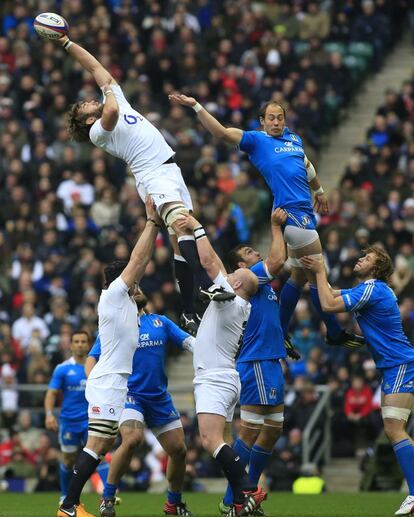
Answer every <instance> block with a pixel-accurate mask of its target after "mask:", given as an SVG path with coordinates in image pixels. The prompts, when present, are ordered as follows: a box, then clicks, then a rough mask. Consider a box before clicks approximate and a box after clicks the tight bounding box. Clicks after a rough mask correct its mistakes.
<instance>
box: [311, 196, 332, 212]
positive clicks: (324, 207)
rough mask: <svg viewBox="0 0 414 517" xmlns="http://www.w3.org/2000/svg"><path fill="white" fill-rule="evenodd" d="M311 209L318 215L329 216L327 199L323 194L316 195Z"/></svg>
mask: <svg viewBox="0 0 414 517" xmlns="http://www.w3.org/2000/svg"><path fill="white" fill-rule="evenodd" d="M313 209H314V210H315V212H316V213H318V214H322V215H325V214H329V205H328V199H327V198H326V196H325V194H316V195H315V200H314V202H313Z"/></svg>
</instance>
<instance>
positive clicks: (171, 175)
mask: <svg viewBox="0 0 414 517" xmlns="http://www.w3.org/2000/svg"><path fill="white" fill-rule="evenodd" d="M136 184H137V190H138V194H139V195H140V197H141V199H142V200H143V201H144V200H145V196H147V195H148V194H149V195H150V196H151V197H152V198H153V200H154V202H155V205H156V206H157V210H158V212H159V211H160V208H161V207H162V205H164V204H165V203H171V202H172V201H182V202H183V203H184V205H185V207H186V208H188V209H189V210H192V209H193V203H192V201H191V196H190V192H189V191H188V188H187V185H186V184H185V183H184V179H183V176H182V174H181V170H180V168H179V167H178V165H177V164H176V163H167V164H164V165H160V166H159V167H158V168H157V169H154V170H153V171H151V172H149V173H148V174H146V175H145V176H144V177H143V178H139V179H138V178H136Z"/></svg>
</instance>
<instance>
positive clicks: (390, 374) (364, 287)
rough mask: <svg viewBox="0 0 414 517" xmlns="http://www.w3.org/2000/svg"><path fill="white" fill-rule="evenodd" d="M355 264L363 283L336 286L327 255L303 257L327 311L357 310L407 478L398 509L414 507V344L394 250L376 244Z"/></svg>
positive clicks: (387, 431)
mask: <svg viewBox="0 0 414 517" xmlns="http://www.w3.org/2000/svg"><path fill="white" fill-rule="evenodd" d="M364 253H365V254H364V256H363V257H362V258H360V259H359V260H358V262H357V264H356V265H355V268H354V272H355V273H356V275H357V276H358V277H359V279H360V280H361V283H360V284H358V285H357V286H356V287H353V288H352V289H342V290H340V291H339V290H338V291H335V290H332V289H331V288H330V286H329V284H328V281H327V278H326V271H325V265H324V263H323V260H322V259H320V260H316V259H315V258H313V257H304V258H302V263H303V264H304V266H305V267H307V268H309V269H310V270H312V271H313V273H314V274H315V275H316V280H317V282H318V290H319V296H320V299H321V304H322V307H323V309H324V310H325V311H327V312H353V313H354V314H355V317H356V320H357V321H358V324H359V326H360V327H361V331H362V334H363V335H364V337H365V339H366V341H367V346H368V348H369V350H370V352H371V354H372V357H373V358H374V361H375V364H376V366H377V368H378V369H379V370H380V372H381V374H382V386H381V391H382V393H381V409H382V418H383V421H384V430H385V434H386V435H387V437H388V439H389V441H390V442H391V444H392V447H393V449H394V452H395V455H396V456H397V460H398V463H399V464H400V467H401V470H402V472H403V474H404V477H405V479H406V481H407V484H408V490H409V495H408V496H407V497H406V499H405V500H404V501H403V502H402V504H401V506H400V508H399V509H398V510H397V511H396V512H395V515H408V514H412V513H414V443H413V441H412V439H411V438H410V436H409V435H408V434H407V431H406V426H407V421H408V419H409V418H410V414H411V411H412V408H413V405H414V347H413V345H412V344H411V343H410V342H409V340H408V338H407V336H406V335H405V334H404V331H403V328H402V323H401V315H400V310H399V308H398V302H397V297H396V296H395V294H394V292H393V291H392V290H391V289H390V287H389V286H388V281H389V279H390V277H391V275H392V272H393V266H392V261H391V258H390V257H389V255H388V254H387V253H386V252H385V251H384V250H383V249H382V248H380V247H379V246H371V247H370V248H367V249H366V250H365V251H364Z"/></svg>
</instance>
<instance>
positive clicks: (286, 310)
mask: <svg viewBox="0 0 414 517" xmlns="http://www.w3.org/2000/svg"><path fill="white" fill-rule="evenodd" d="M301 295H302V287H301V286H300V285H298V284H296V283H295V282H293V281H292V280H288V281H287V282H286V283H285V285H284V286H283V288H282V290H281V291H280V323H281V325H282V330H283V335H284V336H286V334H287V331H288V329H289V323H290V320H291V319H292V316H293V313H294V312H295V308H296V305H297V304H298V301H299V298H300V297H301Z"/></svg>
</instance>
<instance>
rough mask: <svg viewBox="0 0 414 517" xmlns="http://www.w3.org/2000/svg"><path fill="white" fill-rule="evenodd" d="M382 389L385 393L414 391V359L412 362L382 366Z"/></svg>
mask: <svg viewBox="0 0 414 517" xmlns="http://www.w3.org/2000/svg"><path fill="white" fill-rule="evenodd" d="M380 371H381V373H382V385H381V389H382V391H383V393H385V395H390V394H391V393H414V361H412V362H411V363H405V364H400V365H398V366H392V367H391V368H381V370H380Z"/></svg>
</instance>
